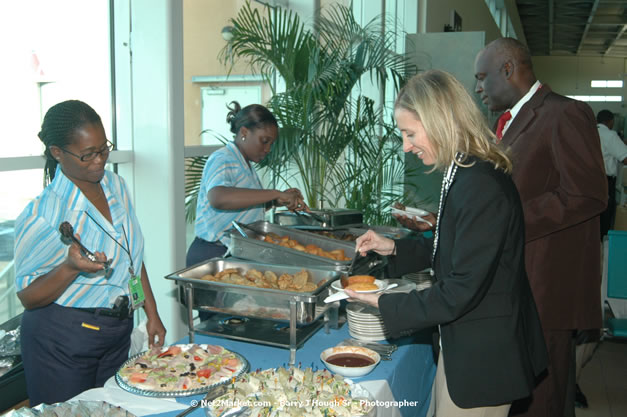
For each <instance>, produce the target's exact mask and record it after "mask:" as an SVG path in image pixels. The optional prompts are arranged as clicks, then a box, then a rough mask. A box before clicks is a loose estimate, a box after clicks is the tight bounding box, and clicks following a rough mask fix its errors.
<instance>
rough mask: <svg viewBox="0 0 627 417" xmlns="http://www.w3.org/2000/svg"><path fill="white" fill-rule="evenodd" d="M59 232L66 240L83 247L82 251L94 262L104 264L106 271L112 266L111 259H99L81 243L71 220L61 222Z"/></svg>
mask: <svg viewBox="0 0 627 417" xmlns="http://www.w3.org/2000/svg"><path fill="white" fill-rule="evenodd" d="M59 232H60V233H61V236H63V238H64V239H65V240H67V241H72V242H74V243H76V244H77V245H78V247H79V248H80V249H81V252H82V254H83V255H84V256H85V258H87V259H89V260H90V261H92V262H98V263H101V264H103V265H104V268H105V271H106V270H108V269H109V267H110V266H111V259H107V260H106V261H99V260H98V258H96V255H95V254H94V253H93V252H92V251H90V250H89V249H87V248H86V247H85V246H84V245H83V244H82V243H81V241H80V240H78V239H77V238H76V236H74V227H72V225H71V224H70V223H69V222H63V223H61V225H60V226H59ZM66 243H67V242H66Z"/></svg>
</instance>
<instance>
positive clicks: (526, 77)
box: [475, 38, 536, 111]
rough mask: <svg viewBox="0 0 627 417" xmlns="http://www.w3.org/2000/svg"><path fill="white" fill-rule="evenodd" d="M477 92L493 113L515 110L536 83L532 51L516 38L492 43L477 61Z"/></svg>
mask: <svg viewBox="0 0 627 417" xmlns="http://www.w3.org/2000/svg"><path fill="white" fill-rule="evenodd" d="M475 78H477V86H476V89H475V91H476V92H477V94H479V95H480V96H481V99H482V101H483V102H484V103H487V104H488V107H489V108H490V110H492V111H503V110H506V109H510V108H512V107H513V106H514V105H515V104H516V103H517V102H518V100H520V98H521V97H522V96H524V95H525V94H526V93H527V91H529V89H530V88H531V86H532V85H533V83H535V81H536V78H535V75H534V73H533V66H532V62H531V55H530V53H529V49H527V47H526V46H525V45H523V44H522V43H520V42H519V41H517V40H516V39H513V38H500V39H497V40H495V41H492V42H490V43H489V44H488V45H487V46H486V47H485V48H484V49H483V50H482V51H481V52H479V54H478V55H477V58H476V60H475Z"/></svg>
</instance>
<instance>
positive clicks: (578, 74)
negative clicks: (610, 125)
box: [533, 56, 627, 118]
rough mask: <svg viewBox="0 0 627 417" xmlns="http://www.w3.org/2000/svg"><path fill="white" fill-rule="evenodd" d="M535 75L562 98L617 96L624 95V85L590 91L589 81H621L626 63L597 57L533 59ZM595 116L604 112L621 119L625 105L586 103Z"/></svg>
mask: <svg viewBox="0 0 627 417" xmlns="http://www.w3.org/2000/svg"><path fill="white" fill-rule="evenodd" d="M533 66H534V69H535V72H536V76H537V77H538V79H539V80H540V81H542V82H543V83H546V84H548V85H549V86H550V87H551V89H552V90H553V91H555V92H557V93H559V94H562V95H578V96H581V95H586V96H587V95H620V96H623V100H624V98H625V97H626V96H627V85H625V83H623V88H592V87H590V81H591V80H623V81H625V73H626V72H627V60H625V59H622V58H601V57H599V58H597V57H561V56H537V57H533ZM588 104H590V107H592V110H593V111H594V114H595V115H596V114H597V113H598V112H599V110H602V109H608V110H610V111H611V112H613V113H616V114H619V115H621V117H622V118H625V115H626V113H627V112H626V111H625V104H624V101H623V102H617V103H598V102H589V103H588Z"/></svg>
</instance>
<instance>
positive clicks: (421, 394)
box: [153, 325, 435, 417]
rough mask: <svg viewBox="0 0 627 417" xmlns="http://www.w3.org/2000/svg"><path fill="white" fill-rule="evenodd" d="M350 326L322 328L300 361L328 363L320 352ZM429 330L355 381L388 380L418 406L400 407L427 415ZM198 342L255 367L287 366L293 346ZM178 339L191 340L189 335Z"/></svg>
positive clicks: (401, 342) (409, 416)
mask: <svg viewBox="0 0 627 417" xmlns="http://www.w3.org/2000/svg"><path fill="white" fill-rule="evenodd" d="M347 327H348V326H346V325H344V326H343V327H342V328H340V329H331V331H330V333H329V334H326V333H325V332H324V329H320V330H319V331H318V332H317V333H316V334H314V335H313V336H312V337H311V338H310V339H309V340H308V341H307V342H305V344H304V346H303V347H302V348H300V349H298V350H297V352H296V364H297V365H298V364H300V365H301V367H313V368H314V369H320V368H323V367H324V364H323V363H322V361H321V360H320V353H321V352H322V351H323V350H324V349H326V348H328V347H332V346H336V345H337V344H339V343H340V342H341V341H342V340H344V339H347V338H349V337H350V335H349V334H348V329H347ZM430 341H431V340H430V334H429V333H428V332H423V333H418V334H416V335H415V336H413V337H407V338H403V339H398V340H393V343H395V344H397V345H398V350H397V351H396V352H394V354H393V355H392V360H391V361H381V362H380V363H379V365H378V366H377V367H376V368H375V369H374V370H373V371H372V372H371V373H370V374H368V375H366V376H363V377H361V378H352V379H353V381H354V382H356V383H359V382H363V381H374V380H386V381H387V382H388V384H389V386H390V388H391V390H392V394H393V395H394V399H395V400H396V401H397V402H403V401H405V402H406V403H408V402H414V404H417V405H416V406H403V407H401V408H400V410H401V414H402V415H403V417H424V416H425V415H426V413H427V410H428V408H429V401H430V399H431V385H432V382H433V378H434V377H435V364H434V361H433V353H432V349H431V343H430ZM194 342H195V343H198V344H217V345H221V346H224V347H225V348H227V349H229V350H232V351H234V352H237V353H239V354H241V355H243V356H244V357H245V358H246V359H248V361H249V362H250V367H251V370H255V369H267V368H275V367H278V366H287V363H288V362H289V350H288V349H281V348H276V347H271V346H265V345H260V344H256V343H247V342H240V341H236V340H231V339H225V338H220V337H212V336H206V335H201V334H196V335H195V340H194ZM177 343H189V339H188V338H187V337H186V338H184V339H182V340H180V341H178V342H177ZM201 399H202V396H200V395H198V396H190V397H181V398H178V399H177V401H179V402H182V403H186V404H189V403H190V402H191V401H192V400H196V401H200V400H201ZM176 414H177V413H175V412H170V413H161V414H154V415H153V416H154V417H156V416H163V417H172V416H175V415H176ZM189 415H190V416H193V417H200V416H204V415H205V414H204V411H203V410H198V409H197V410H195V411H193V412H192V413H190V414H189ZM377 415H378V417H385V416H386V413H385V408H384V407H383V408H382V407H379V411H378V414H377Z"/></svg>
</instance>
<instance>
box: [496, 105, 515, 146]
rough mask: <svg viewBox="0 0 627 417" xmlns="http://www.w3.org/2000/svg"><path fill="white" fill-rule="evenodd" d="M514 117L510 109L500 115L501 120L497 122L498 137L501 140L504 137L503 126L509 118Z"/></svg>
mask: <svg viewBox="0 0 627 417" xmlns="http://www.w3.org/2000/svg"><path fill="white" fill-rule="evenodd" d="M511 118H512V114H511V113H510V112H509V110H508V111H506V112H505V113H503V114H502V115H501V117H499V121H498V122H497V123H496V138H497V139H498V140H499V141H500V140H501V139H502V138H503V128H504V127H505V123H507V121H508V120H509V119H511Z"/></svg>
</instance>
